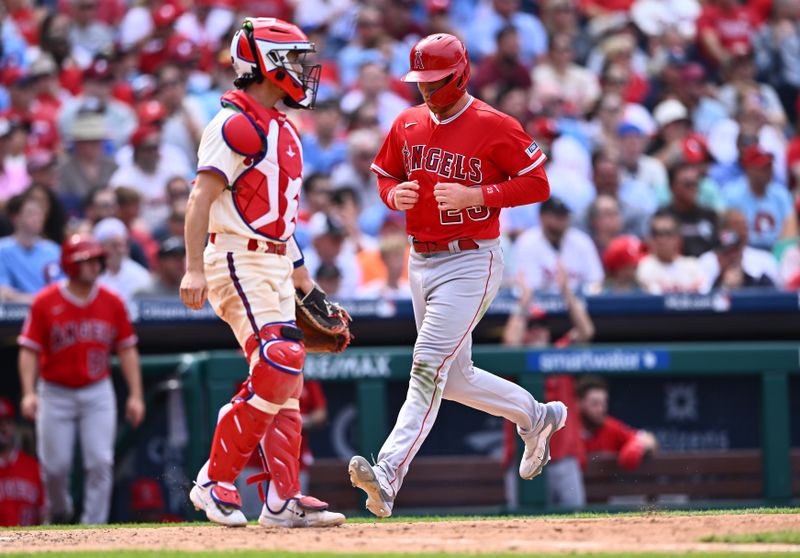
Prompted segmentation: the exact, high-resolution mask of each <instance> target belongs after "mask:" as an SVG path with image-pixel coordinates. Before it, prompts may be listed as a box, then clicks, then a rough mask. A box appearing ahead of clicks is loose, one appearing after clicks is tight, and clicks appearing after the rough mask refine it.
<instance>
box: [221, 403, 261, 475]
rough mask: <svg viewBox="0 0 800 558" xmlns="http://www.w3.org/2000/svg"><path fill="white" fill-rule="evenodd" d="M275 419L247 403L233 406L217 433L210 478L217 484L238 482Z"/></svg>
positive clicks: (222, 420) (222, 419) (223, 418)
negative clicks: (237, 478)
mask: <svg viewBox="0 0 800 558" xmlns="http://www.w3.org/2000/svg"><path fill="white" fill-rule="evenodd" d="M274 417H275V415H270V414H267V413H264V412H262V411H259V410H258V409H256V408H255V407H253V406H252V405H250V404H248V403H247V402H245V401H237V402H236V403H234V404H233V407H231V410H230V411H228V412H227V413H225V415H224V416H223V417H222V418H221V419H220V420H219V422H218V423H217V429H216V430H215V431H214V440H213V441H212V442H211V457H210V458H209V465H208V478H209V479H211V480H212V481H215V482H228V483H232V482H233V481H235V480H236V477H238V476H239V473H241V472H242V469H243V468H244V466H245V464H247V461H248V460H249V459H250V456H251V455H252V454H253V450H254V449H255V448H256V446H257V445H258V442H259V440H261V438H263V437H264V433H265V432H266V431H267V428H268V427H269V425H270V423H271V422H272V421H273V419H274Z"/></svg>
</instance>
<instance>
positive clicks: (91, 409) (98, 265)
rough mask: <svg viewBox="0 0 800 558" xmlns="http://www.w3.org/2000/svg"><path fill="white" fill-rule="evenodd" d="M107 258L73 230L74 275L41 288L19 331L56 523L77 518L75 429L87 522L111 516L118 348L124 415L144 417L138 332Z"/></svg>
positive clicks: (27, 413)
mask: <svg viewBox="0 0 800 558" xmlns="http://www.w3.org/2000/svg"><path fill="white" fill-rule="evenodd" d="M104 259H105V252H104V251H103V248H102V246H100V244H99V243H98V242H97V241H95V240H94V239H92V238H91V237H86V236H78V235H75V236H72V237H70V238H68V239H67V240H66V241H65V242H64V245H63V246H62V247H61V268H62V269H63V271H64V274H65V275H66V276H67V280H66V281H65V282H59V283H54V284H51V285H49V286H47V287H45V288H44V289H43V290H41V291H39V294H37V295H36V298H34V300H33V304H32V305H31V308H30V311H29V312H28V317H27V319H26V320H25V324H24V325H23V326H22V333H21V334H20V336H19V339H18V342H19V345H20V351H19V374H20V383H21V385H22V403H21V411H22V415H23V416H24V417H25V418H27V419H29V420H36V453H37V456H38V458H39V463H40V465H41V468H42V477H43V480H44V485H45V491H46V493H47V506H48V515H49V518H50V522H51V523H64V522H67V523H69V522H71V520H72V516H73V513H74V510H73V505H72V498H71V497H70V490H69V484H70V483H69V481H70V472H71V469H72V458H73V451H74V449H75V438H76V436H77V437H79V438H80V444H81V454H82V457H83V467H84V492H83V513H82V514H81V518H80V520H81V523H89V524H95V523H106V522H107V521H108V512H109V507H110V505H111V489H112V484H113V465H114V437H115V435H116V425H117V403H116V398H115V396H114V387H113V385H112V382H111V377H110V375H111V371H110V366H109V364H110V359H111V354H112V353H113V352H115V351H116V353H117V356H118V357H119V362H120V368H121V369H122V374H123V376H124V377H125V382H126V384H127V386H128V400H127V403H126V405H125V415H126V417H127V419H128V421H129V422H130V423H131V424H132V425H133V426H134V427H136V426H138V425H139V423H141V422H142V419H143V418H144V400H143V398H142V378H141V370H140V368H139V352H138V350H137V349H136V334H135V333H134V331H133V326H132V325H131V322H130V320H129V319H128V315H127V313H126V310H125V304H124V303H123V302H122V299H120V298H119V297H118V296H117V295H116V294H114V293H112V292H111V291H110V290H108V289H106V288H105V287H103V286H102V285H99V284H98V283H97V278H98V276H99V275H100V273H101V272H102V270H103V263H104ZM37 377H38V378H39V382H38V386H37V382H36V379H37Z"/></svg>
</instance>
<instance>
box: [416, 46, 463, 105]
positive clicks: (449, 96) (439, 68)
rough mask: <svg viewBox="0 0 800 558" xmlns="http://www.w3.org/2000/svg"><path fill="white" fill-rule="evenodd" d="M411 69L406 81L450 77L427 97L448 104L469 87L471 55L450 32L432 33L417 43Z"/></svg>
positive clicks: (427, 80)
mask: <svg viewBox="0 0 800 558" xmlns="http://www.w3.org/2000/svg"><path fill="white" fill-rule="evenodd" d="M409 66H410V68H411V71H410V72H408V73H407V74H406V75H405V76H403V81H409V82H416V83H419V82H422V83H431V82H434V81H439V80H442V79H447V81H446V82H445V83H444V84H443V85H442V86H441V87H439V88H438V89H437V90H436V91H435V92H434V93H433V94H432V95H431V96H430V97H429V98H428V100H427V103H428V106H430V107H432V108H442V109H444V108H447V107H449V106H451V105H452V104H453V103H455V102H456V101H458V100H459V99H460V98H461V97H462V95H464V93H466V91H467V82H468V81H469V56H468V55H467V48H466V47H465V46H464V43H462V42H461V40H459V39H458V37H454V36H453V35H449V34H447V33H437V34H435V35H428V36H427V37H425V38H423V39H420V41H419V42H418V43H417V44H416V45H414V48H413V49H412V50H411V53H410V56H409Z"/></svg>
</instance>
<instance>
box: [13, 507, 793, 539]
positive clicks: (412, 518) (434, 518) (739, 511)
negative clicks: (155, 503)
mask: <svg viewBox="0 0 800 558" xmlns="http://www.w3.org/2000/svg"><path fill="white" fill-rule="evenodd" d="M743 514H759V515H770V514H800V507H794V508H733V509H710V510H642V511H637V512H580V513H564V514H547V515H488V516H487V515H409V516H402V515H401V516H398V517H390V518H388V519H378V518H376V517H372V516H369V517H348V518H347V523H353V524H364V523H401V522H402V523H433V522H440V521H498V520H507V519H607V518H610V517H639V516H642V515H646V516H647V517H654V516H660V517H679V516H704V515H743ZM251 523H252V524H253V525H255V524H256V522H255V521H252V522H251ZM209 525H210V524H209V522H207V521H190V522H186V523H114V524H110V525H37V526H35V527H0V533H2V532H3V531H19V530H26V531H27V530H32V531H35V530H67V529H131V528H144V529H148V528H161V527H204V526H209Z"/></svg>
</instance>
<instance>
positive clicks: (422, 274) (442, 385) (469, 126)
mask: <svg viewBox="0 0 800 558" xmlns="http://www.w3.org/2000/svg"><path fill="white" fill-rule="evenodd" d="M410 65H411V71H410V72H409V73H408V74H406V75H405V77H404V78H403V79H404V80H405V81H409V82H416V83H417V87H418V88H419V91H420V93H421V94H422V97H423V99H424V100H425V103H424V104H422V105H418V106H416V107H413V108H410V109H407V110H406V111H404V112H402V113H401V114H400V116H398V118H397V120H395V122H394V124H393V125H392V129H391V131H390V132H389V135H388V136H387V137H386V140H385V141H384V143H383V146H382V147H381V149H380V151H379V153H378V155H377V157H376V158H375V161H374V163H373V165H372V170H373V171H374V172H375V173H376V174H377V175H378V188H379V190H380V195H381V198H382V199H383V201H384V203H385V204H386V205H387V206H388V207H390V208H391V209H397V210H401V211H405V212H406V232H407V233H408V234H409V237H410V242H411V244H412V252H411V256H410V258H409V280H410V284H411V291H412V300H413V305H414V313H415V316H416V322H417V331H418V335H417V342H416V344H415V346H414V357H413V365H412V368H411V379H410V384H409V389H408V395H407V396H406V401H405V403H404V405H403V407H402V409H401V410H400V414H399V416H398V418H397V423H396V424H395V427H394V429H393V431H392V433H391V434H390V435H389V438H388V439H387V440H386V442H385V443H384V445H383V447H382V448H381V451H380V453H379V455H378V462H377V463H376V465H375V466H374V467H372V466H370V464H369V462H368V461H367V460H366V459H364V458H363V457H361V456H354V457H353V458H352V459H351V460H350V465H349V474H350V480H351V482H352V483H353V485H355V486H357V487H358V488H360V489H362V490H364V491H365V492H366V493H367V509H369V510H370V511H371V512H372V513H373V514H375V515H377V516H378V517H388V516H390V515H391V513H392V507H393V503H394V498H395V496H396V495H397V493H398V491H399V489H400V486H401V484H402V482H403V477H404V476H405V474H406V472H407V471H408V468H409V465H410V463H411V460H412V459H413V458H414V455H416V453H417V451H418V450H419V448H420V446H421V445H422V442H423V441H424V440H425V438H426V437H427V435H428V433H429V432H430V429H431V427H432V426H433V422H434V420H435V419H436V414H437V413H438V411H439V405H440V403H441V400H442V397H444V398H445V399H450V400H453V401H458V402H460V403H463V404H465V405H468V406H470V407H473V408H476V409H480V410H483V411H486V412H488V413H491V414H494V415H497V416H502V417H505V418H507V419H509V420H511V421H512V422H514V424H516V425H517V428H518V432H519V434H520V436H521V437H522V438H523V440H524V441H525V453H524V455H523V457H522V460H521V462H520V470H519V472H520V476H521V477H522V478H524V479H530V478H533V477H535V476H536V475H538V474H540V473H541V471H542V468H543V467H544V465H545V464H546V463H547V461H548V460H549V458H550V455H549V445H550V438H551V436H552V435H553V434H554V433H555V432H556V431H557V430H559V429H561V428H563V427H564V423H565V422H566V418H567V409H566V407H565V406H564V404H563V403H561V402H552V403H548V404H546V405H545V404H542V403H539V402H537V401H536V400H535V399H534V398H533V396H531V394H530V393H528V392H527V391H525V390H524V389H523V388H521V387H520V386H518V385H516V384H513V383H511V382H509V381H507V380H504V379H501V378H499V377H497V376H495V375H493V374H490V373H489V372H486V371H485V370H481V369H479V368H475V367H473V366H472V359H471V352H472V351H471V348H472V341H471V333H472V330H473V329H474V328H475V326H476V325H477V323H478V321H479V320H480V318H481V316H482V315H483V313H484V312H485V311H486V309H487V308H488V306H489V304H490V303H491V301H492V299H493V298H494V296H495V295H496V293H497V290H498V288H499V287H500V283H501V280H502V275H503V254H502V252H501V250H500V246H499V240H498V236H499V225H498V217H499V214H500V208H501V207H512V206H516V205H524V204H530V203H534V202H541V201H544V200H546V199H548V197H549V196H550V186H549V184H548V181H547V176H546V175H545V172H544V167H543V166H542V165H543V163H544V161H545V159H546V157H545V155H544V153H542V151H541V150H540V149H539V146H538V145H537V144H536V142H535V141H533V140H532V139H531V138H530V137H529V136H528V135H527V134H526V133H525V132H524V131H523V130H522V127H521V126H520V125H519V123H518V122H517V121H516V120H514V119H513V118H511V117H510V116H508V115H506V114H503V113H501V112H499V111H497V110H495V109H493V108H492V107H490V106H489V105H487V104H486V103H484V102H482V101H480V100H478V99H475V98H473V97H472V96H470V95H469V94H468V93H467V91H466V89H467V82H468V81H469V59H468V57H467V51H466V49H465V48H464V45H463V43H462V42H461V41H460V40H459V39H457V38H456V37H454V36H452V35H448V34H444V33H439V34H435V35H430V36H428V37H425V38H424V39H422V40H420V41H419V42H418V43H417V44H416V45H415V46H414V47H413V48H412V50H411V55H410Z"/></svg>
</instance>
